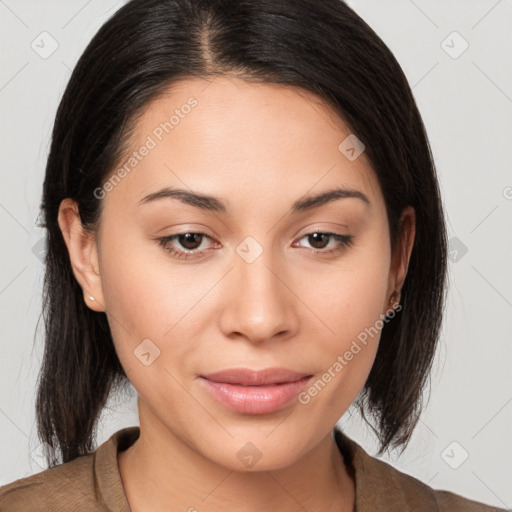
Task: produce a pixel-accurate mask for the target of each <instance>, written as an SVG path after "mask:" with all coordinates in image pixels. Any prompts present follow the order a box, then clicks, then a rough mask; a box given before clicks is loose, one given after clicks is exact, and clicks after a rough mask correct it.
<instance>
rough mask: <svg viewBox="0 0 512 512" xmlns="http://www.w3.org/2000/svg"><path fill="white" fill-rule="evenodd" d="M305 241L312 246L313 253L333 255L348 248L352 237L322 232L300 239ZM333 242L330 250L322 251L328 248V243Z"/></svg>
mask: <svg viewBox="0 0 512 512" xmlns="http://www.w3.org/2000/svg"><path fill="white" fill-rule="evenodd" d="M305 238H306V239H307V240H308V243H309V244H311V245H312V246H313V248H312V249H311V250H312V252H314V253H321V254H334V253H336V252H338V251H341V250H342V249H344V248H345V247H349V246H350V245H351V244H352V242H353V238H354V237H353V236H351V235H339V234H337V233H325V232H322V231H315V232H313V233H308V234H306V235H304V236H303V237H302V238H301V240H302V239H305ZM330 241H333V243H332V244H331V247H330V249H328V250H324V249H325V248H326V247H328V246H329V242H330Z"/></svg>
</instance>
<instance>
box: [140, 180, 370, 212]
mask: <svg viewBox="0 0 512 512" xmlns="http://www.w3.org/2000/svg"><path fill="white" fill-rule="evenodd" d="M169 198H175V199H178V200H179V201H181V202H182V203H184V204H187V205H190V206H194V207H196V208H201V209H202V210H207V211H211V212H218V213H225V214H227V213H228V208H227V205H226V203H225V202H224V201H223V200H222V199H219V198H217V197H214V196H210V195H206V194H200V193H198V192H192V191H190V190H184V189H176V188H171V187H165V188H163V189H161V190H158V191H157V192H152V193H151V194H148V195H147V196H145V197H143V198H142V199H141V200H140V201H138V202H137V205H142V204H148V203H152V202H154V201H158V200H161V199H169ZM346 198H355V199H360V200H361V201H362V202H363V203H365V204H366V205H370V200H369V199H368V197H367V196H366V195H365V194H363V192H360V191H359V190H353V189H346V188H342V187H337V188H335V189H333V190H328V191H326V192H321V193H320V194H316V195H313V196H307V197H305V198H301V199H298V200H297V201H295V203H293V205H292V208H291V211H292V213H299V212H304V211H306V210H312V209H314V208H318V207H319V206H322V205H324V204H327V203H330V202H332V201H335V200H337V199H346Z"/></svg>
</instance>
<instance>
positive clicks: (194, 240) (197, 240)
mask: <svg viewBox="0 0 512 512" xmlns="http://www.w3.org/2000/svg"><path fill="white" fill-rule="evenodd" d="M203 236H204V235H203V234H202V233H183V234H181V235H177V238H178V242H179V243H180V244H181V246H182V247H183V248H184V249H187V250H189V251H193V250H194V249H197V248H198V247H199V246H200V245H201V240H202V237H203Z"/></svg>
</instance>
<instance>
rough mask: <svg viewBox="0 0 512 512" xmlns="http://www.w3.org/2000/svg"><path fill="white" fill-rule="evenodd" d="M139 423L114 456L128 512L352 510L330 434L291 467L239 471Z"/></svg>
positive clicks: (351, 494) (349, 485) (348, 482)
mask: <svg viewBox="0 0 512 512" xmlns="http://www.w3.org/2000/svg"><path fill="white" fill-rule="evenodd" d="M140 419H141V422H140V423H141V425H140V436H139V438H138V439H137V441H136V442H135V443H134V444H133V445H132V446H131V447H130V448H128V449H127V450H125V451H123V452H120V453H119V455H118V464H119V470H120V473H121V478H122V481H123V486H124V489H125V493H126V496H127V498H128V502H129V504H130V508H131V511H132V512H141V511H145V510H153V511H160V510H161V511H164V510H166V511H167V510H169V509H172V510H183V511H189V512H197V511H199V512H202V511H205V510H208V511H209V512H217V511H219V512H220V511H225V510H241V511H244V512H263V511H268V510H276V509H277V510H281V511H283V512H286V511H288V510H289V511H292V510H293V511H296V510H299V509H304V510H310V511H311V512H313V511H317V510H318V511H320V510H322V511H331V510H332V511H334V510H336V511H337V512H340V511H341V512H351V511H352V510H353V507H354V501H355V490H354V482H353V481H352V479H351V477H350V475H349V473H348V471H347V468H346V467H345V464H344V461H343V457H342V455H341V453H340V451H339V449H338V446H337V445H336V442H335V440H334V439H333V437H332V435H331V433H329V434H328V435H327V436H325V437H324V438H323V439H322V440H321V441H320V442H319V443H318V444H317V445H316V446H315V447H314V449H312V450H311V451H310V452H308V453H306V454H305V455H304V456H303V457H301V458H300V459H298V460H296V461H295V462H294V463H293V464H292V465H290V466H287V467H285V468H282V469H278V470H272V471H246V472H244V471H233V470H232V469H230V468H227V467H224V466H222V465H219V464H216V463H215V462H213V461H211V460H209V459H207V458H206V457H204V456H202V455H201V454H200V453H198V452H197V451H195V450H194V449H193V448H192V447H190V446H189V445H187V444H186V443H184V442H183V441H182V440H180V439H179V438H177V437H176V436H175V435H174V434H173V433H172V432H170V431H169V430H168V429H167V428H165V427H164V426H163V425H161V424H158V423H157V424H155V423H154V422H147V424H146V423H145V422H144V421H143V416H142V415H141V417H140Z"/></svg>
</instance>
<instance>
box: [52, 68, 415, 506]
mask: <svg viewBox="0 0 512 512" xmlns="http://www.w3.org/2000/svg"><path fill="white" fill-rule="evenodd" d="M191 96H193V97H194V98H196V99H197V101H198V104H197V106H196V107H195V108H194V109H192V110H191V112H190V113H189V114H188V115H187V116H184V118H183V119H180V122H179V124H178V125H176V126H175V127H174V129H173V130H172V131H170V132H169V133H168V134H164V137H163V139H162V141H161V142H158V144H157V146H156V147H155V148H154V149H152V150H151V151H150V152H149V154H148V155H147V156H145V157H144V158H143V159H142V161H140V162H139V163H138V164H137V166H136V167H135V168H134V169H133V170H132V171H131V172H130V173H129V174H127V175H126V176H125V177H124V178H123V179H122V180H121V182H120V183H119V184H117V185H116V186H115V187H114V188H113V190H111V191H109V192H108V193H107V194H106V195H105V197H104V198H103V199H102V202H103V203H102V207H103V211H102V217H101V224H100V230H99V233H98V234H97V236H93V235H91V234H90V233H87V232H85V231H84V230H83V228H82V226H81V224H80V221H79V217H78V215H77V212H78V208H77V205H76V204H75V203H74V202H73V201H72V200H71V199H65V200H64V201H63V202H62V203H61V207H60V211H59V224H60V227H61V229H62V233H63V236H64V239H65V242H66V245H67V247H68V250H69V254H70V259H71V263H72V267H73V272H74V274H75V276H76V279H77V280H78V282H79V283H80V285H81V286H82V288H83V290H84V300H85V302H86V304H87V306H89V307H90V308H91V309H93V310H95V311H98V312H99V311H104V312H105V313H106V315H107V318H108V321H109V324H110V327H111V330H112V335H113V339H114V343H115V346H116V350H117V353H118V355H119V358H120V361H121V363H122V365H123V367H124V369H125V371H126V372H127V375H128V376H129V378H130V380H131V382H132V384H133V386H134V387H135V389H136V390H137V392H138V396H139V397H138V407H139V417H140V428H141V434H140V438H139V439H138V440H137V442H136V443H135V444H134V445H133V446H132V447H130V448H129V449H128V450H126V451H124V452H121V453H120V454H119V458H118V460H119V468H120V472H121V476H122V480H123V485H124V487H125V491H126V495H127V498H128V500H129V503H130V506H131V508H132V511H134V512H138V511H142V510H153V511H160V510H162V511H163V510H169V509H171V508H172V509H173V510H194V508H195V509H197V510H198V511H200V512H202V511H221V510H241V511H248V512H249V511H250V512H256V511H268V510H283V511H288V510H290V511H292V510H294V511H295V510H299V509H301V507H304V509H306V510H311V511H317V510H318V511H320V510H323V511H330V510H337V511H339V510H346V511H350V510H352V509H353V506H354V500H355V487H354V482H353V480H352V479H351V478H350V476H349V474H348V473H347V470H346V466H345V464H344V461H343V457H342V455H341V454H340V452H339V450H338V448H337V446H336V444H335V442H334V440H333V438H332V435H331V434H332V430H333V428H334V426H335V424H336V422H337V421H338V420H339V419H340V417H341V416H342V415H343V414H344V412H345V411H346V410H347V409H348V407H349V406H350V404H351V403H352V402H353V401H354V399H355V398H356V396H357V394H358V393H359V391H360V390H361V389H362V387H363V385H364V383H365V381H366V379H367V377H368V374H369V372H370V369H371V367H372V364H373V362H374V359H375V354H376V351H377V347H378V342H379V339H378V338H379V336H375V337H374V338H373V339H371V341H369V343H368V344H367V345H366V346H364V347H363V349H362V350H361V351H360V352H359V353H358V354H357V355H355V356H354V357H353V359H352V360H351V361H350V362H348V364H347V365H346V366H344V368H343V369H342V371H340V372H338V373H337V374H336V376H335V377H334V378H332V380H331V381H330V382H329V383H328V384H327V385H326V386H325V387H324V388H323V389H322V390H321V392H319V393H318V394H317V396H315V397H313V398H311V400H310V402H309V403H308V404H305V405H304V404H301V403H299V402H298V401H297V400H294V401H292V402H291V403H290V404H289V405H287V406H286V407H284V408H283V409H281V410H279V411H276V412H273V413H270V414H261V415H248V414H241V413H238V412H234V411H231V410H229V409H227V408H226V407H225V406H223V405H221V404H220V403H218V402H217V401H216V400H215V399H214V398H213V397H212V396H211V395H210V394H208V393H207V392H206V391H205V389H204V388H203V386H202V385H201V382H200V379H199V375H200V374H204V373H210V372H214V371H220V370H223V369H227V368H232V367H245V368H251V369H263V368H267V367H285V368H289V369H293V370H296V371H300V372H305V373H308V374H313V375H314V380H313V382H314V381H316V380H317V379H318V378H320V377H321V376H322V374H323V373H324V372H326V370H327V369H328V368H329V367H332V366H333V364H334V362H335V361H336V360H337V358H338V356H340V355H341V356H342V355H343V354H344V353H345V352H346V351H347V350H348V349H349V347H350V345H351V343H352V341H353V340H355V339H356V338H357V335H358V334H359V333H360V332H362V331H364V329H365V328H367V327H370V326H373V325H375V323H376V321H377V320H378V319H379V318H380V316H379V315H381V314H382V315H383V314H386V312H389V310H390V308H391V307H392V304H393V302H394V300H393V297H392V294H393V292H394V291H395V290H400V288H401V286H402V284H403V281H404V279H405V276H406V272H407V265H408V262H409V257H410V252H411V249H412V245H413V240H414V211H413V210H412V209H411V208H407V209H406V210H404V212H403V215H402V218H401V219H402V223H401V238H400V241H399V244H398V246H397V247H396V248H395V250H392V248H391V246H390V238H389V226H388V220H387V215H386V210H385V203H384V198H383V196H382V192H381V189H380V186H379V183H378V180H377V177H376V175H375V172H374V171H373V170H372V168H371V166H370V164H369V162H368V160H367V159H366V156H365V154H364V152H363V153H362V154H361V156H359V157H358V158H357V159H356V160H354V161H350V160H349V159H347V158H346V157H345V156H344V154H342V153H341V152H340V151H339V150H338V145H339V144H340V142H341V141H343V140H344V139H345V138H346V137H347V136H348V135H349V134H350V133H351V132H350V129H349V128H348V127H347V126H346V125H345V124H344V123H343V121H342V120H341V119H339V117H337V116H336V115H335V114H334V113H333V111H332V109H331V108H330V107H329V106H328V105H327V104H325V103H324V102H322V100H321V99H319V98H317V97H316V96H314V95H312V94H310V93H307V92H305V91H301V90H298V89H293V88H290V87H285V86H281V85H275V84H248V83H246V82H243V81H241V80H239V79H236V78H235V79H231V78H227V77H217V78H215V79H212V80H210V81H208V82H206V81H203V80H199V79H190V80H187V81H183V82H179V83H177V84H174V85H173V86H172V87H171V88H169V89H168V90H167V92H166V94H164V95H163V96H161V97H160V98H158V99H157V100H155V101H153V102H152V103H150V104H149V105H148V106H147V108H146V109H145V112H144V115H143V116H142V117H141V118H140V119H139V120H138V122H137V126H136V130H135V132H134V136H133V140H132V147H131V150H135V149H137V148H140V146H141V145H142V144H144V141H145V140H146V139H147V136H148V135H151V134H152V132H153V130H154V129H155V127H156V126H158V125H159V124H160V123H161V122H163V121H164V120H166V119H168V118H169V116H170V115H171V114H172V113H173V111H174V109H176V108H180V107H181V106H182V105H184V104H185V103H187V100H188V99H189V98H190V97H191ZM120 165H122V163H121V164H120ZM165 186H172V187H174V186H175V187H180V188H185V189H190V190H193V191H195V192H200V193H203V194H209V195H213V196H215V197H218V198H219V199H221V200H223V201H225V202H226V204H227V206H228V213H227V214H224V213H219V212H215V213H212V212H208V211H206V210H202V209H199V208H195V207H193V206H191V205H186V204H183V203H182V202H180V201H179V200H178V199H176V198H173V199H169V198H167V199H163V200H160V201H154V202H152V203H148V204H145V205H142V206H140V205H137V202H138V201H139V200H140V199H142V198H143V197H144V196H145V195H147V194H149V193H151V192H155V191H157V190H160V189H161V188H163V187H165ZM339 186H343V187H346V188H350V189H354V190H358V191H360V192H363V193H364V194H365V195H366V196H367V198H368V200H369V204H366V203H364V202H363V201H361V200H360V199H357V198H344V199H338V200H336V201H332V202H330V203H327V204H324V205H322V206H320V207H318V208H316V209H313V210H311V211H304V212H301V213H298V214H292V213H291V212H290V208H291V205H292V203H293V202H294V201H296V200H297V199H301V198H304V196H305V195H312V194H317V193H319V192H323V191H327V190H330V189H332V188H335V187H339ZM326 232H327V233H332V232H334V233H336V234H340V235H351V236H353V243H352V244H351V245H349V246H345V247H341V248H340V249H339V250H338V252H335V253H334V254H330V255H329V254H322V251H323V252H324V253H325V252H326V251H328V250H329V249H331V248H335V247H336V240H335V239H333V238H328V237H327V238H326V239H324V240H323V241H322V240H320V242H318V241H317V242H316V245H315V240H314V239H312V238H311V237H308V236H306V235H308V234H311V233H326ZM179 233H205V234H206V235H208V236H210V237H211V239H208V238H206V237H203V238H202V239H199V240H198V241H197V243H196V245H195V246H193V244H191V243H190V241H189V244H188V245H183V243H184V239H183V238H181V239H179V238H178V237H176V238H175V239H174V241H173V242H168V245H167V247H169V246H172V247H174V248H175V249H177V250H184V251H186V250H187V249H189V251H190V250H192V251H195V252H196V253H198V252H199V251H201V250H204V251H205V252H204V253H203V254H202V255H200V256H199V257H196V258H191V259H188V260H185V259H178V258H176V257H174V256H172V255H171V254H170V253H169V252H168V251H166V250H165V248H164V247H162V246H161V245H159V244H158V242H156V241H155V238H157V237H164V236H171V235H174V234H179ZM248 236H251V237H253V238H254V239H255V240H256V241H257V243H258V244H259V246H260V247H261V249H262V253H261V255H260V256H259V257H258V258H257V259H256V260H255V261H253V262H250V263H248V262H247V261H246V260H244V259H243V258H242V257H240V256H239V254H238V253H237V251H236V249H237V247H238V246H239V245H240V244H241V242H242V241H243V240H244V239H245V238H246V237H248ZM180 242H181V243H180ZM315 251H317V252H315ZM90 296H93V297H94V298H95V300H94V301H91V300H90V299H89V297H90ZM148 338H149V339H150V340H152V342H153V343H154V344H155V345H156V346H157V347H158V349H159V350H160V355H159V357H157V358H156V359H155V360H154V361H153V362H152V364H150V365H149V366H146V365H144V364H142V363H141V361H140V360H139V359H138V358H137V357H135V356H134V350H135V349H136V348H137V346H138V345H139V344H140V343H141V342H142V340H145V339H148ZM247 442H251V443H252V444H253V445H255V446H256V447H257V449H258V450H259V452H260V453H261V459H260V460H259V461H258V462H257V463H256V464H255V465H253V466H252V467H246V466H245V465H244V464H242V463H241V461H240V460H239V458H238V457H237V453H238V451H239V450H240V449H241V448H242V447H244V446H245V445H246V443H247ZM171 482H172V484H171ZM192 507H194V508H192Z"/></svg>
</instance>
